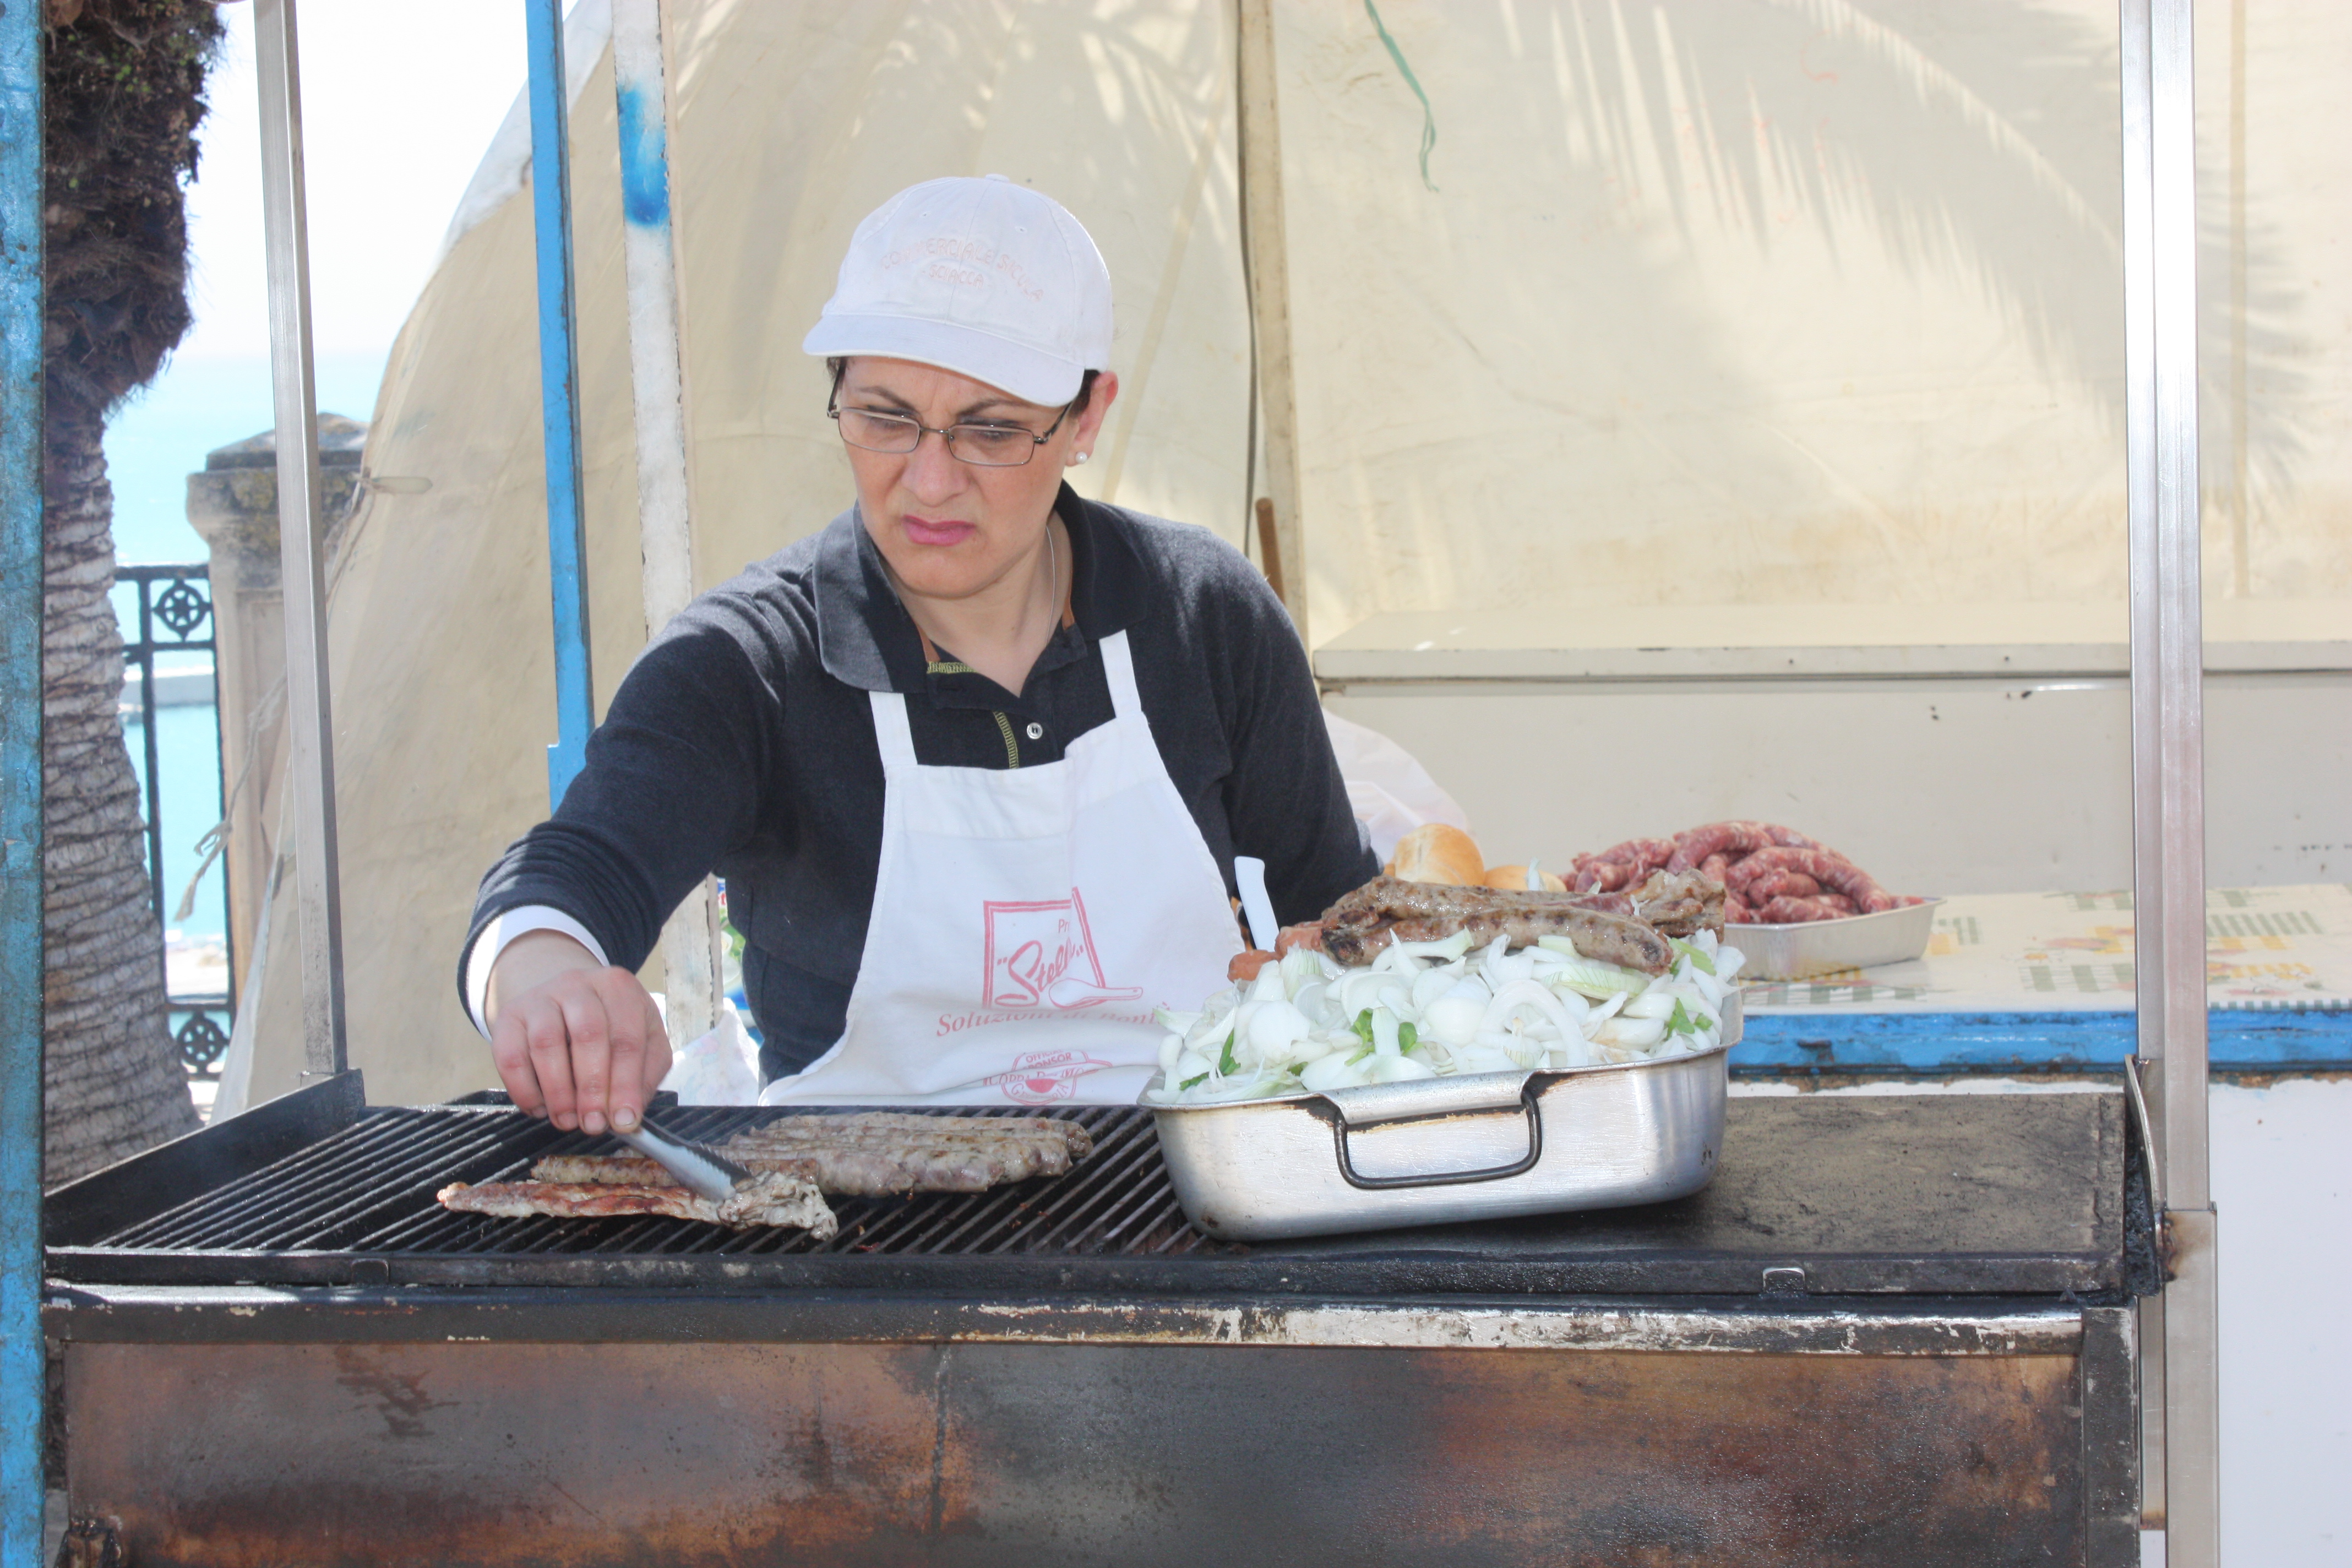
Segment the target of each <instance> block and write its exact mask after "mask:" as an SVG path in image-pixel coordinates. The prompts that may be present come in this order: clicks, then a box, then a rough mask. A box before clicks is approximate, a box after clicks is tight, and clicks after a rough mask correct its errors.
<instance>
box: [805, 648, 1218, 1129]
mask: <svg viewBox="0 0 2352 1568" xmlns="http://www.w3.org/2000/svg"><path fill="white" fill-rule="evenodd" d="M1101 648H1102V661H1103V673H1104V674H1105V675H1106V676H1107V677H1108V680H1109V684H1110V698H1111V704H1112V707H1113V709H1114V710H1115V716H1114V717H1113V718H1112V719H1111V721H1110V722H1108V723H1107V724H1104V725H1101V726H1100V727H1098V728H1097V729H1094V730H1091V731H1087V733H1086V734H1084V735H1081V736H1079V737H1078V738H1077V739H1076V741H1074V742H1071V743H1070V746H1069V749H1068V750H1067V751H1066V752H1065V753H1064V755H1063V758H1062V760H1061V761H1060V762H1058V763H1044V764H1041V765H1039V766H1037V767H1029V768H1008V769H1003V770H997V769H992V768H931V767H923V766H921V765H919V763H916V761H915V746H914V741H913V737H912V735H911V734H910V732H909V731H908V727H907V700H906V698H905V697H903V696H901V695H899V694H898V693H897V692H891V691H877V692H874V693H872V694H871V696H872V700H873V704H874V734H875V739H876V740H877V742H879V744H880V746H881V750H882V770H883V774H884V777H885V779H886V781H887V783H886V785H885V793H884V795H883V800H882V860H881V867H880V869H879V871H878V872H877V875H876V877H875V880H874V914H873V918H872V920H871V921H869V922H868V923H867V925H866V952H865V957H864V958H863V959H862V960H861V961H860V963H859V966H858V971H857V984H856V988H855V989H853V990H852V991H851V993H850V996H849V1012H848V1016H847V1018H846V1019H845V1026H844V1028H843V1031H842V1037H841V1039H840V1040H839V1041H838V1042H837V1043H836V1044H835V1046H834V1047H833V1048H832V1049H831V1050H829V1051H827V1052H826V1053H825V1054H824V1056H822V1057H819V1058H817V1059H816V1060H815V1061H814V1062H812V1063H810V1064H809V1066H808V1067H807V1068H804V1069H803V1070H802V1071H800V1072H798V1073H795V1074H793V1076H792V1077H790V1078H782V1079H777V1080H776V1081H775V1082H774V1083H772V1084H770V1085H769V1086H768V1088H767V1090H766V1092H764V1093H762V1094H761V1096H760V1100H761V1103H762V1104H764V1105H791V1104H798V1105H807V1104H831V1105H851V1104H857V1105H875V1104H883V1105H889V1104H910V1105H925V1104H928V1105H1065V1104H1071V1103H1078V1104H1097V1105H1099V1104H1129V1103H1132V1102H1133V1101H1134V1100H1135V1098H1136V1097H1137V1095H1138V1094H1139V1093H1140V1092H1141V1091H1142V1089H1143V1086H1144V1083H1145V1082H1146V1081H1147V1080H1148V1079H1150V1077H1151V1074H1152V1073H1153V1072H1154V1071H1155V1070H1156V1069H1157V1068H1158V1066H1159V1057H1160V1039H1161V1037H1163V1036H1165V1035H1166V1033H1167V1031H1166V1030H1165V1029H1163V1028H1161V1027H1160V1026H1159V1025H1157V1024H1155V1023H1153V1022H1152V1021H1151V1012H1152V1009H1153V1008H1155V1007H1159V1006H1169V1007H1175V1008H1179V1009H1184V1010H1190V1009H1192V1008H1196V1007H1198V1006H1200V1005H1201V1004H1202V1001H1203V1000H1205V999H1206V998H1207V997H1209V996H1210V995H1212V994H1214V993H1215V992H1217V991H1220V990H1222V989H1223V987H1224V985H1225V984H1226V981H1225V966H1226V964H1227V963H1228V962H1229V961H1230V960H1231V959H1232V958H1233V956H1234V953H1236V952H1240V951H1241V947H1242V943H1241V938H1240V934H1239V931H1238V929H1237V928H1236V927H1235V925H1234V917H1233V911H1232V906H1231V904H1229V903H1228V902H1227V900H1226V895H1225V884H1224V879H1223V876H1222V875H1220V874H1219V872H1218V869H1217V865H1216V861H1215V860H1214V859H1213V858H1212V857H1211V855H1210V853H1209V847H1208V845H1207V844H1206V843H1205V842H1203V841H1202V837H1201V830H1200V828H1199V826H1196V825H1195V824H1194V822H1193V821H1192V813H1191V812H1190V811H1188V810H1186V809H1185V806H1184V802H1183V798H1182V797H1181V796H1180V795H1178V794H1177V793H1176V785H1175V784H1174V783H1172V782H1171V780H1170V779H1169V777H1168V769H1167V767H1166V765H1165V764H1164V763H1161V762H1160V748H1159V746H1158V745H1157V744H1155V743H1154V742H1153V741H1152V739H1151V726H1150V722H1149V721H1147V720H1146V719H1145V718H1144V716H1143V703H1142V700H1141V699H1140V698H1139V697H1138V696H1137V694H1136V689H1135V664H1134V661H1133V659H1132V658H1130V657H1129V652H1128V646H1127V634H1126V633H1124V632H1120V633H1118V634H1116V635H1114V636H1112V637H1105V638H1104V639H1103V640H1102V644H1101Z"/></svg>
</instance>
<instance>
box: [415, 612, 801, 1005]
mask: <svg viewBox="0 0 2352 1568" xmlns="http://www.w3.org/2000/svg"><path fill="white" fill-rule="evenodd" d="M777 666H778V660H777V659H776V658H774V650H773V648H772V647H770V646H768V644H767V643H766V642H765V640H764V639H763V638H762V637H761V636H760V635H759V632H758V629H757V627H756V626H755V625H754V624H753V623H752V621H751V617H748V616H743V615H741V614H740V613H739V612H736V611H734V610H732V609H730V606H728V605H724V604H714V603H712V602H709V601H698V602H697V603H696V604H695V605H691V606H689V607H688V610H687V611H686V612H685V613H684V614H682V615H680V616H678V617H677V619H676V620H674V621H673V622H672V623H671V624H670V626H668V627H667V628H665V629H664V631H663V633H662V635H661V636H660V637H658V638H656V640H655V641H654V642H653V643H652V644H650V645H648V647H646V651H645V652H644V653H643V654H642V655H641V656H640V657H639V658H638V659H637V662H636V663H635V665H634V666H633V667H632V668H630V670H629V673H628V674H627V675H626V676H625V678H624V679H622V682H621V687H620V689H619V690H618V691H617V692H615V693H614V697H613V702H612V706H611V708H610V709H609V710H607V712H606V714H605V717H604V722H603V723H602V724H600V725H598V726H597V727H596V730H595V731H594V733H593V734H592V735H590V736H589V738H588V748H587V757H586V762H585V764H584V765H583V768H582V770H581V772H580V774H579V776H578V777H576V778H574V779H573V780H572V784H571V786H570V787H569V788H568V789H566V790H565V791H564V795H563V800H562V804H561V805H558V806H557V807H556V810H555V815H554V816H552V817H551V818H550V819H549V820H547V821H545V822H542V823H541V824H540V825H539V826H536V827H534V828H532V829H531V830H530V832H528V833H526V834H524V835H523V836H522V837H520V838H519V839H517V840H516V841H515V842H514V843H513V844H511V845H509V846H508V847H507V849H506V852H505V853H504V854H502V855H500V856H499V858H498V860H497V862H496V863H495V864H494V865H492V866H491V867H490V868H489V871H488V874H487V875H486V876H484V877H483V879H482V883H481V888H480V890H479V891H478V893H477V894H476V896H475V900H474V918H473V922H472V926H471V928H470V929H469V930H468V931H467V937H466V947H465V950H464V952H461V953H460V954H459V957H458V974H459V985H460V989H461V991H462V989H463V986H464V975H465V973H466V967H467V956H468V955H469V954H470V953H471V952H472V951H473V947H474V944H475V942H477V941H478V940H479V939H480V937H481V934H482V932H483V931H484V929H485V928H487V927H488V925H489V924H490V923H491V922H492V921H495V920H497V919H498V917H499V915H501V914H503V913H504V912H506V911H507V910H513V909H518V908H520V907H522V906H525V905H531V904H541V905H546V906H549V907H551V908H553V909H556V910H562V911H563V912H564V913H565V914H568V915H570V916H572V918H573V919H574V920H576V921H579V922H580V923H581V924H582V925H583V926H584V927H586V928H587V930H588V931H590V932H592V933H593V935H594V937H595V939H596V942H597V943H598V944H599V945H600V946H602V947H603V949H604V954H605V956H606V958H607V959H608V960H609V961H610V962H611V963H616V964H619V965H620V966H622V967H623V968H625V969H635V968H637V967H638V966H639V965H641V964H643V963H645V961H646V955H647V954H648V953H650V952H652V951H653V949H654V944H655V943H656V942H657V941H658V940H659V938H660V934H661V928H662V922H663V921H666V920H667V919H668V918H669V914H670V911H671V910H675V909H676V908H677V905H678V903H679V902H680V901H681V900H683V899H684V898H685V897H686V895H687V893H688V891H690V890H691V889H693V887H694V885H695V884H696V883H697V882H698V881H700V880H701V879H703V878H704V877H706V876H708V875H709V873H710V872H711V870H712V869H713V868H715V867H716V866H717V865H718V864H719V862H720V861H721V860H722V859H724V858H726V857H727V856H729V855H730V853H731V852H733V851H734V850H736V849H737V848H739V847H741V846H742V845H743V844H744V843H745V842H746V841H747V840H748V839H749V838H750V837H751V834H752V831H753V829H754V827H755V826H764V827H765V828H767V829H768V830H769V831H781V832H783V833H786V834H789V832H790V831H791V825H790V824H789V823H780V822H778V821H776V820H775V816H774V814H775V812H777V811H778V810H780V809H782V806H781V803H780V802H777V801H772V800H768V799H766V798H764V796H765V795H767V794H768V793H769V792H767V791H766V790H765V789H764V788H763V784H762V781H764V780H767V779H769V778H771V777H772V776H773V772H772V767H771V765H770V764H771V763H772V760H773V757H772V753H773V752H774V750H775V739H776V736H777V735H778V733H779V722H778V721H779V720H780V717H781V714H782V696H783V683H782V679H781V678H780V676H779V675H778V673H777Z"/></svg>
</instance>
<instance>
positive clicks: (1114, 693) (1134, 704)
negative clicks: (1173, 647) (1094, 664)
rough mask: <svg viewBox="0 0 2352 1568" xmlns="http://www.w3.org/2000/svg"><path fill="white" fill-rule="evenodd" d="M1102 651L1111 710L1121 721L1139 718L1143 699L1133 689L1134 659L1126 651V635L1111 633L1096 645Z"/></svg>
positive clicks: (1104, 677) (1104, 676)
mask: <svg viewBox="0 0 2352 1568" xmlns="http://www.w3.org/2000/svg"><path fill="white" fill-rule="evenodd" d="M1097 647H1100V648H1101V649H1102V661H1103V679H1104V680H1105V681H1107V682H1108V684H1109V686H1110V706H1111V710H1112V711H1113V712H1115V713H1117V714H1118V716H1119V717H1120V718H1122V719H1134V718H1139V717H1140V716H1141V715H1142V712H1143V698H1142V696H1141V695H1140V694H1139V693H1138V692H1137V690H1136V689H1135V658H1134V656H1133V655H1131V654H1130V653H1129V652H1128V649H1127V634H1126V633H1125V632H1123V631H1122V632H1113V633H1111V634H1110V636H1108V637H1105V638H1103V639H1102V641H1101V642H1100V643H1099V644H1097Z"/></svg>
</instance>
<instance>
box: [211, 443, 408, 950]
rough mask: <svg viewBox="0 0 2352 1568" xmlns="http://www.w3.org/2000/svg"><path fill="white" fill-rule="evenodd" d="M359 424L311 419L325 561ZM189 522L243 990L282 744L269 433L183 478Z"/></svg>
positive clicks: (280, 617) (344, 505)
mask: <svg viewBox="0 0 2352 1568" xmlns="http://www.w3.org/2000/svg"><path fill="white" fill-rule="evenodd" d="M366 439H367V426H364V425H362V424H361V423H359V422H358V421H357V420H355V419H346V418H344V417H343V416H341V415H340V414H321V415H320V416H319V456H320V463H321V465H322V467H323V469H324V475H323V484H324V494H323V495H322V496H321V497H320V503H321V505H320V510H321V511H322V513H323V514H324V515H325V516H326V517H328V518H330V519H331V520H333V521H331V523H330V525H329V529H328V536H327V558H328V560H329V562H330V563H331V562H332V561H333V559H334V549H335V546H336V544H337V543H339V542H340V536H341V532H342V526H341V524H342V520H343V519H345V518H347V517H348V516H350V514H351V510H352V502H353V501H354V500H357V499H358V496H359V493H360V448H361V446H362V443H363V442H365V440H366ZM188 522H189V525H190V526H191V527H193V528H194V530H195V531H196V532H197V533H199V534H201V535H202V536H203V537H204V541H205V543H206V544H207V545H209V546H211V549H212V588H213V635H214V646H215V653H214V655H213V658H214V665H215V668H216V669H217V670H218V671H219V676H220V740H221V780H222V787H223V789H224V790H226V791H227V792H228V795H229V798H228V799H226V800H225V801H224V802H223V804H224V805H226V807H227V813H226V815H227V818H228V844H227V846H226V848H225V849H224V850H223V851H222V856H221V858H222V862H223V864H224V866H225V867H226V869H227V872H228V930H229V951H230V952H231V953H232V954H233V955H234V959H235V963H236V987H237V994H238V995H239V996H242V995H244V994H245V980H246V973H247V968H248V967H249V966H250V965H251V963H252V962H253V936H254V927H255V924H256V923H257V921H259V920H260V918H261V900H262V897H263V894H264V891H265V889H266V888H267V886H268V876H269V866H270V860H271V858H272V856H273V855H274V854H275V852H276V845H275V844H274V843H273V842H272V841H271V835H272V834H273V833H274V832H275V831H276V829H277V826H278V816H277V813H278V790H279V787H280V783H281V781H280V777H279V775H280V773H282V771H283V768H282V761H283V757H284V751H285V734H286V727H285V713H286V693H285V680H286V613H285V608H284V602H283V597H282V595H281V593H280V591H279V587H278V440H277V433H276V432H275V431H273V430H265V431H263V432H262V433H261V434H260V435H258V436H255V437H251V438H250V439H247V440H244V441H238V442H236V443H234V444H232V445H230V446H226V447H221V448H220V449H219V450H218V451H215V452H212V453H209V454H207V455H206V456H205V467H204V471H203V472H201V473H194V474H190V475H189V476H188Z"/></svg>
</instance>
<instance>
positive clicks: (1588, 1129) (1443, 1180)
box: [1151, 996, 1740, 1241]
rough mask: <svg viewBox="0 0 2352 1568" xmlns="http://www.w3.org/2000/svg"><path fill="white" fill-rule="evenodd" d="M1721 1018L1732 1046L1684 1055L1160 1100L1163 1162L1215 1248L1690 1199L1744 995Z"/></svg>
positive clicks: (1712, 1134)
mask: <svg viewBox="0 0 2352 1568" xmlns="http://www.w3.org/2000/svg"><path fill="white" fill-rule="evenodd" d="M1725 1012H1726V1014H1727V1016H1726V1018H1725V1019H1724V1039H1723V1043H1722V1044H1720V1045H1718V1046H1717V1047H1715V1048H1714V1049H1712V1050H1707V1051H1701V1052H1696V1053H1693V1054H1689V1055H1682V1056H1672V1057H1661V1058H1654V1059H1652V1060H1647V1061H1639V1062H1625V1063H1621V1064H1618V1065H1614V1066H1610V1067H1591V1068H1570V1069H1569V1070H1567V1071H1562V1072H1549V1071H1547V1072H1528V1073H1508V1072H1501V1073H1470V1074H1465V1075H1463V1076H1461V1077H1458V1078H1436V1079H1419V1080H1416V1081H1414V1082H1411V1083H1388V1084H1368V1085H1365V1086H1363V1087H1361V1088H1359V1089H1332V1090H1330V1091H1328V1092H1327V1093H1322V1094H1314V1093H1305V1092H1302V1093H1299V1094H1295V1095H1286V1096H1284V1097H1281V1098H1279V1099H1273V1100H1240V1101H1235V1102H1232V1103H1228V1104H1223V1105H1155V1106H1153V1107H1152V1108H1151V1109H1152V1111H1153V1113H1154V1115H1155V1117H1156V1118H1157V1120H1158V1122H1159V1131H1160V1153H1161V1155H1162V1156H1163V1157H1164V1158H1165V1159H1166V1160H1167V1162H1168V1173H1169V1177H1170V1179H1171V1182H1172V1184H1174V1186H1175V1189H1176V1201H1177V1202H1178V1203H1179V1204H1181V1205H1183V1209H1184V1213H1185V1215H1186V1217H1188V1218H1189V1219H1191V1220H1192V1224H1193V1225H1194V1226H1196V1227H1198V1228H1199V1229H1200V1230H1202V1231H1203V1232H1205V1233H1206V1234H1207V1235H1210V1236H1213V1237H1216V1238H1217V1239H1218V1240H1220V1241H1268V1240H1275V1239H1277V1238H1280V1237H1297V1236H1330V1235H1336V1234H1339V1233H1340V1232H1344V1231H1356V1230H1381V1229H1386V1228H1388V1227H1391V1226H1419V1225H1444V1224H1450V1223H1453V1222H1454V1221H1458V1220H1470V1219H1499V1218H1504V1217H1507V1216H1509V1215H1530V1214H1554V1213H1558V1212H1559V1211H1561V1210H1564V1209H1594V1208H1621V1207H1623V1206H1625V1205H1631V1204H1647V1203H1657V1202H1661V1201H1663V1200H1664V1199H1667V1198H1678V1197H1684V1196H1686V1195H1687V1194H1691V1193H1695V1192H1696V1191H1698V1190H1699V1189H1700V1188H1701V1187H1704V1186H1706V1184H1707V1183H1708V1182H1710V1181H1712V1180H1713V1179H1714V1177H1715V1172H1716V1166H1717V1162H1718V1161H1719V1160H1720V1159H1721V1157H1722V1152H1723V1104H1724V1095H1725V1089H1726V1084H1727V1079H1728V1076H1729V1074H1728V1070H1727V1060H1728V1057H1729V1052H1730V1049H1731V1047H1732V1046H1733V1045H1734V1044H1735V1043H1737V1041H1738V1038H1739V1029H1740V1016H1739V1008H1738V997H1737V996H1734V997H1732V998H1731V999H1730V1003H1729V1005H1727V1007H1726V1008H1725ZM1159 1081H1160V1080H1159V1079H1156V1078H1155V1079H1153V1080H1152V1086H1153V1087H1155V1088H1156V1087H1157V1086H1158V1084H1159Z"/></svg>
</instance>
